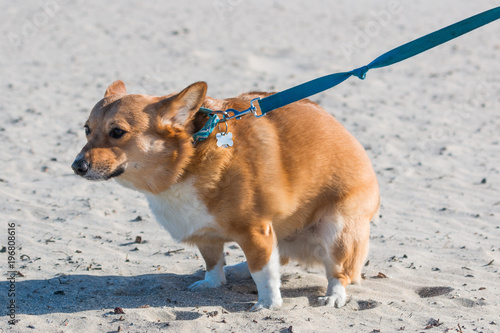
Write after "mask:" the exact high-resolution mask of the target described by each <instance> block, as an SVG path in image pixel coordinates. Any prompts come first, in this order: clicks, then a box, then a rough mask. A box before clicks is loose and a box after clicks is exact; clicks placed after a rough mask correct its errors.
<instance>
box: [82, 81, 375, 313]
mask: <svg viewBox="0 0 500 333" xmlns="http://www.w3.org/2000/svg"><path fill="white" fill-rule="evenodd" d="M206 92H207V84H206V83H205V82H196V83H194V84H192V85H190V86H189V87H187V88H185V89H184V90H182V91H181V92H180V93H175V94H171V95H167V96H162V97H155V96H147V95H137V94H127V91H126V88H125V85H124V83H123V82H122V81H116V82H114V83H112V84H111V85H110V86H109V87H108V88H107V90H106V93H105V96H104V98H103V99H102V100H100V101H99V102H98V103H97V104H96V106H95V107H94V108H93V109H92V111H91V113H90V116H89V119H88V120H87V122H86V123H85V126H84V128H85V132H86V137H87V143H86V145H85V146H84V147H83V149H82V150H81V152H80V153H79V154H78V156H77V157H76V159H75V161H74V163H73V165H72V168H73V170H74V172H75V173H76V174H77V175H80V176H82V177H83V178H85V179H88V180H108V179H111V178H114V179H116V181H117V182H118V183H119V184H121V185H123V186H125V187H128V188H131V189H134V190H137V191H139V192H142V193H144V194H145V196H146V197H147V200H148V202H149V205H150V208H151V210H152V211H153V213H154V215H155V216H156V219H157V220H158V221H159V223H160V224H161V225H163V226H164V227H165V229H167V230H168V231H169V233H170V234H171V235H172V237H173V238H174V239H176V240H178V241H182V242H187V243H190V244H193V245H196V246H197V247H198V249H199V251H200V253H201V255H202V257H203V259H204V260H205V263H206V273H205V278H204V279H203V280H201V281H198V282H196V283H194V284H193V285H191V286H190V287H189V289H190V290H192V291H198V290H203V289H207V288H217V287H219V286H221V285H222V284H224V283H226V275H227V276H228V277H231V276H232V277H233V278H234V279H238V278H243V277H245V276H246V277H249V276H251V277H252V278H253V280H254V281H255V284H256V285H257V291H258V301H257V303H256V304H255V305H254V306H253V307H252V310H259V309H261V308H276V307H279V306H281V305H282V298H281V293H280V265H283V264H286V263H287V262H288V260H289V259H294V260H296V261H298V262H302V263H305V264H314V263H319V264H322V265H324V267H325V270H326V277H327V280H328V286H327V289H326V294H325V296H322V297H319V299H318V302H319V304H321V305H330V306H335V307H341V306H343V305H344V304H345V303H346V290H345V287H346V286H347V285H348V284H350V283H355V282H358V281H359V280H360V278H361V268H362V266H363V264H364V261H365V259H366V256H367V253H368V242H369V232H370V221H371V220H372V218H374V216H375V215H376V214H377V212H378V209H379V203H380V201H379V188H378V182H377V178H376V176H375V172H374V171H373V168H372V165H371V163H370V160H369V158H368V156H367V154H366V152H365V150H364V149H363V147H362V146H361V144H360V143H359V142H358V141H357V140H356V139H355V138H354V137H353V136H352V135H351V134H349V133H348V132H347V130H346V129H345V128H344V127H343V126H342V125H341V124H340V123H339V122H338V121H337V120H336V119H335V118H334V117H333V116H331V115H330V114H328V113H327V112H326V111H325V110H324V109H322V108H321V107H320V106H319V105H318V104H316V103H313V102H311V101H309V100H301V101H299V102H295V103H293V104H290V105H288V106H285V107H282V108H280V109H277V110H275V111H273V112H270V113H268V114H266V116H265V117H262V118H256V117H253V116H251V115H247V116H245V117H242V118H241V119H239V120H237V119H233V120H229V121H227V122H226V124H223V125H221V126H220V129H219V128H217V127H215V130H214V131H213V132H212V133H211V134H210V135H209V136H208V138H207V139H206V140H203V141H198V142H195V141H194V140H193V135H194V134H195V133H197V132H198V131H200V130H201V129H202V128H203V127H204V125H205V124H206V123H207V121H208V120H209V116H207V114H206V113H204V112H200V108H202V107H203V108H208V109H211V110H227V109H229V108H232V109H236V110H245V109H247V108H248V107H249V106H250V102H251V100H253V99H255V98H259V97H260V98H263V97H265V96H268V95H270V93H258V92H252V93H246V94H242V95H240V96H238V97H235V98H229V99H215V98H211V97H207V96H206ZM257 108H258V107H257ZM226 125H227V126H228V131H229V132H231V133H232V139H233V140H234V144H233V145H232V146H229V145H226V146H225V147H218V146H217V143H216V135H217V134H218V132H220V130H226ZM226 131H227V130H226ZM231 241H234V242H236V243H237V244H238V245H239V246H240V247H241V249H242V250H243V252H244V254H245V257H246V260H247V261H246V262H245V263H240V264H237V265H233V266H227V267H224V264H225V261H224V252H223V249H224V244H225V243H226V242H231Z"/></svg>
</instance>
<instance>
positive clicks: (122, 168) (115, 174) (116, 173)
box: [105, 164, 127, 180]
mask: <svg viewBox="0 0 500 333" xmlns="http://www.w3.org/2000/svg"><path fill="white" fill-rule="evenodd" d="M126 168H127V166H126V165H123V164H122V165H120V166H118V168H116V170H115V171H113V172H112V173H111V174H110V175H108V176H107V177H105V178H106V180H108V179H111V178H115V177H118V176H121V175H122V174H123V173H124V172H125V169H126Z"/></svg>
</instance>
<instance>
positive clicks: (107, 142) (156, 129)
mask: <svg viewBox="0 0 500 333" xmlns="http://www.w3.org/2000/svg"><path fill="white" fill-rule="evenodd" d="M206 91H207V85H206V83H205V82H197V83H194V84H192V85H190V86H189V87H187V88H186V89H184V90H183V91H181V92H180V93H178V94H173V95H169V96H164V97H154V96H146V95H128V94H127V91H126V89H125V84H124V83H123V82H122V81H116V82H114V83H113V84H111V85H110V86H109V87H108V89H107V90H106V94H105V95H104V98H103V99H102V100H101V101H99V103H97V105H96V106H95V107H94V108H93V109H92V112H91V113H90V116H89V119H88V120H87V122H86V123H85V126H84V127H85V134H86V136H87V144H86V145H85V146H84V147H83V149H82V150H81V152H80V153H79V154H78V156H77V157H76V159H75V161H74V162H73V165H72V166H71V167H72V168H73V170H74V172H75V173H76V174H78V175H80V176H82V177H84V178H86V179H89V180H107V179H110V178H115V177H116V179H117V180H118V181H119V182H120V183H122V184H123V185H126V186H129V187H132V188H135V189H138V190H142V191H148V192H152V193H159V192H162V191H164V190H166V189H167V188H168V187H169V186H170V185H171V184H173V183H174V182H175V181H176V179H178V177H179V176H180V175H181V174H182V172H183V170H184V168H185V167H186V166H187V164H188V163H189V160H190V158H191V156H192V155H193V151H194V150H193V149H194V148H193V145H192V137H191V135H192V132H193V129H192V127H193V124H192V123H193V122H192V119H193V116H194V114H195V113H196V112H197V111H198V110H199V108H200V107H201V105H202V104H203V101H204V98H205V94H206Z"/></svg>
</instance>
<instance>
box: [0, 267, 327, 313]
mask: <svg viewBox="0 0 500 333" xmlns="http://www.w3.org/2000/svg"><path fill="white" fill-rule="evenodd" d="M203 276H204V272H202V271H199V272H197V273H195V274H193V275H181V274H172V273H167V274H145V275H138V276H95V275H83V274H78V275H61V276H58V277H54V278H50V279H46V280H27V279H26V278H23V277H17V279H16V283H15V294H16V295H15V300H16V305H17V309H16V313H18V314H28V315H44V314H50V313H75V312H80V311H89V310H103V309H104V310H109V311H113V310H114V309H115V308H116V307H121V308H124V309H135V308H146V307H148V306H149V307H164V306H167V307H171V308H173V309H176V311H175V312H176V313H177V318H176V319H181V320H182V319H183V320H191V319H196V318H193V315H194V314H193V313H192V312H189V313H188V315H186V316H184V315H183V314H185V313H187V312H185V311H177V310H181V309H183V308H184V309H185V308H189V307H197V306H219V307H220V306H222V307H223V308H224V309H225V310H226V311H228V312H240V311H246V310H248V309H249V308H250V307H251V306H252V305H253V304H254V303H255V302H256V301H257V288H256V286H255V283H254V282H253V280H252V279H251V278H250V279H244V280H241V281H228V282H229V283H228V284H226V285H224V286H222V287H220V288H216V289H210V290H206V291H201V292H191V291H188V289H187V287H188V286H189V285H190V284H191V283H194V282H195V281H198V280H200V279H202V278H203ZM9 288H11V283H10V282H9V281H5V280H4V281H1V282H0V290H6V291H7V290H9ZM299 289H301V288H299ZM313 289H314V290H313ZM313 289H311V288H306V290H296V289H294V290H293V292H292V291H291V290H289V289H288V290H283V296H284V297H298V296H307V297H308V298H309V299H310V300H312V298H310V296H312V295H311V294H317V293H319V291H318V290H319V289H318V288H313ZM7 296H8V295H7V293H2V295H1V296H0V300H1V303H2V304H9V302H10V299H11V298H7ZM200 316H201V315H200ZM184 317H185V318H184Z"/></svg>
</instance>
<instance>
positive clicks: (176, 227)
mask: <svg viewBox="0 0 500 333" xmlns="http://www.w3.org/2000/svg"><path fill="white" fill-rule="evenodd" d="M146 197H147V199H148V201H149V207H150V208H151V210H152V211H153V213H154V215H155V216H156V219H157V220H158V222H159V223H160V224H161V225H162V226H163V227H164V228H165V229H167V230H168V232H169V233H170V234H171V235H172V237H173V238H174V239H175V240H177V241H182V240H183V239H186V238H188V237H189V236H192V235H194V234H196V232H197V231H199V230H200V229H203V228H207V227H213V226H215V221H214V218H213V216H212V215H210V213H209V212H208V210H207V207H206V206H205V204H204V203H203V202H202V201H201V200H200V199H199V198H198V193H197V191H196V188H195V187H194V185H193V180H192V179H188V180H185V181H183V182H181V183H178V184H174V185H173V186H172V187H170V188H169V189H168V190H167V191H165V192H162V193H160V194H157V195H152V194H148V195H146Z"/></svg>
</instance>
